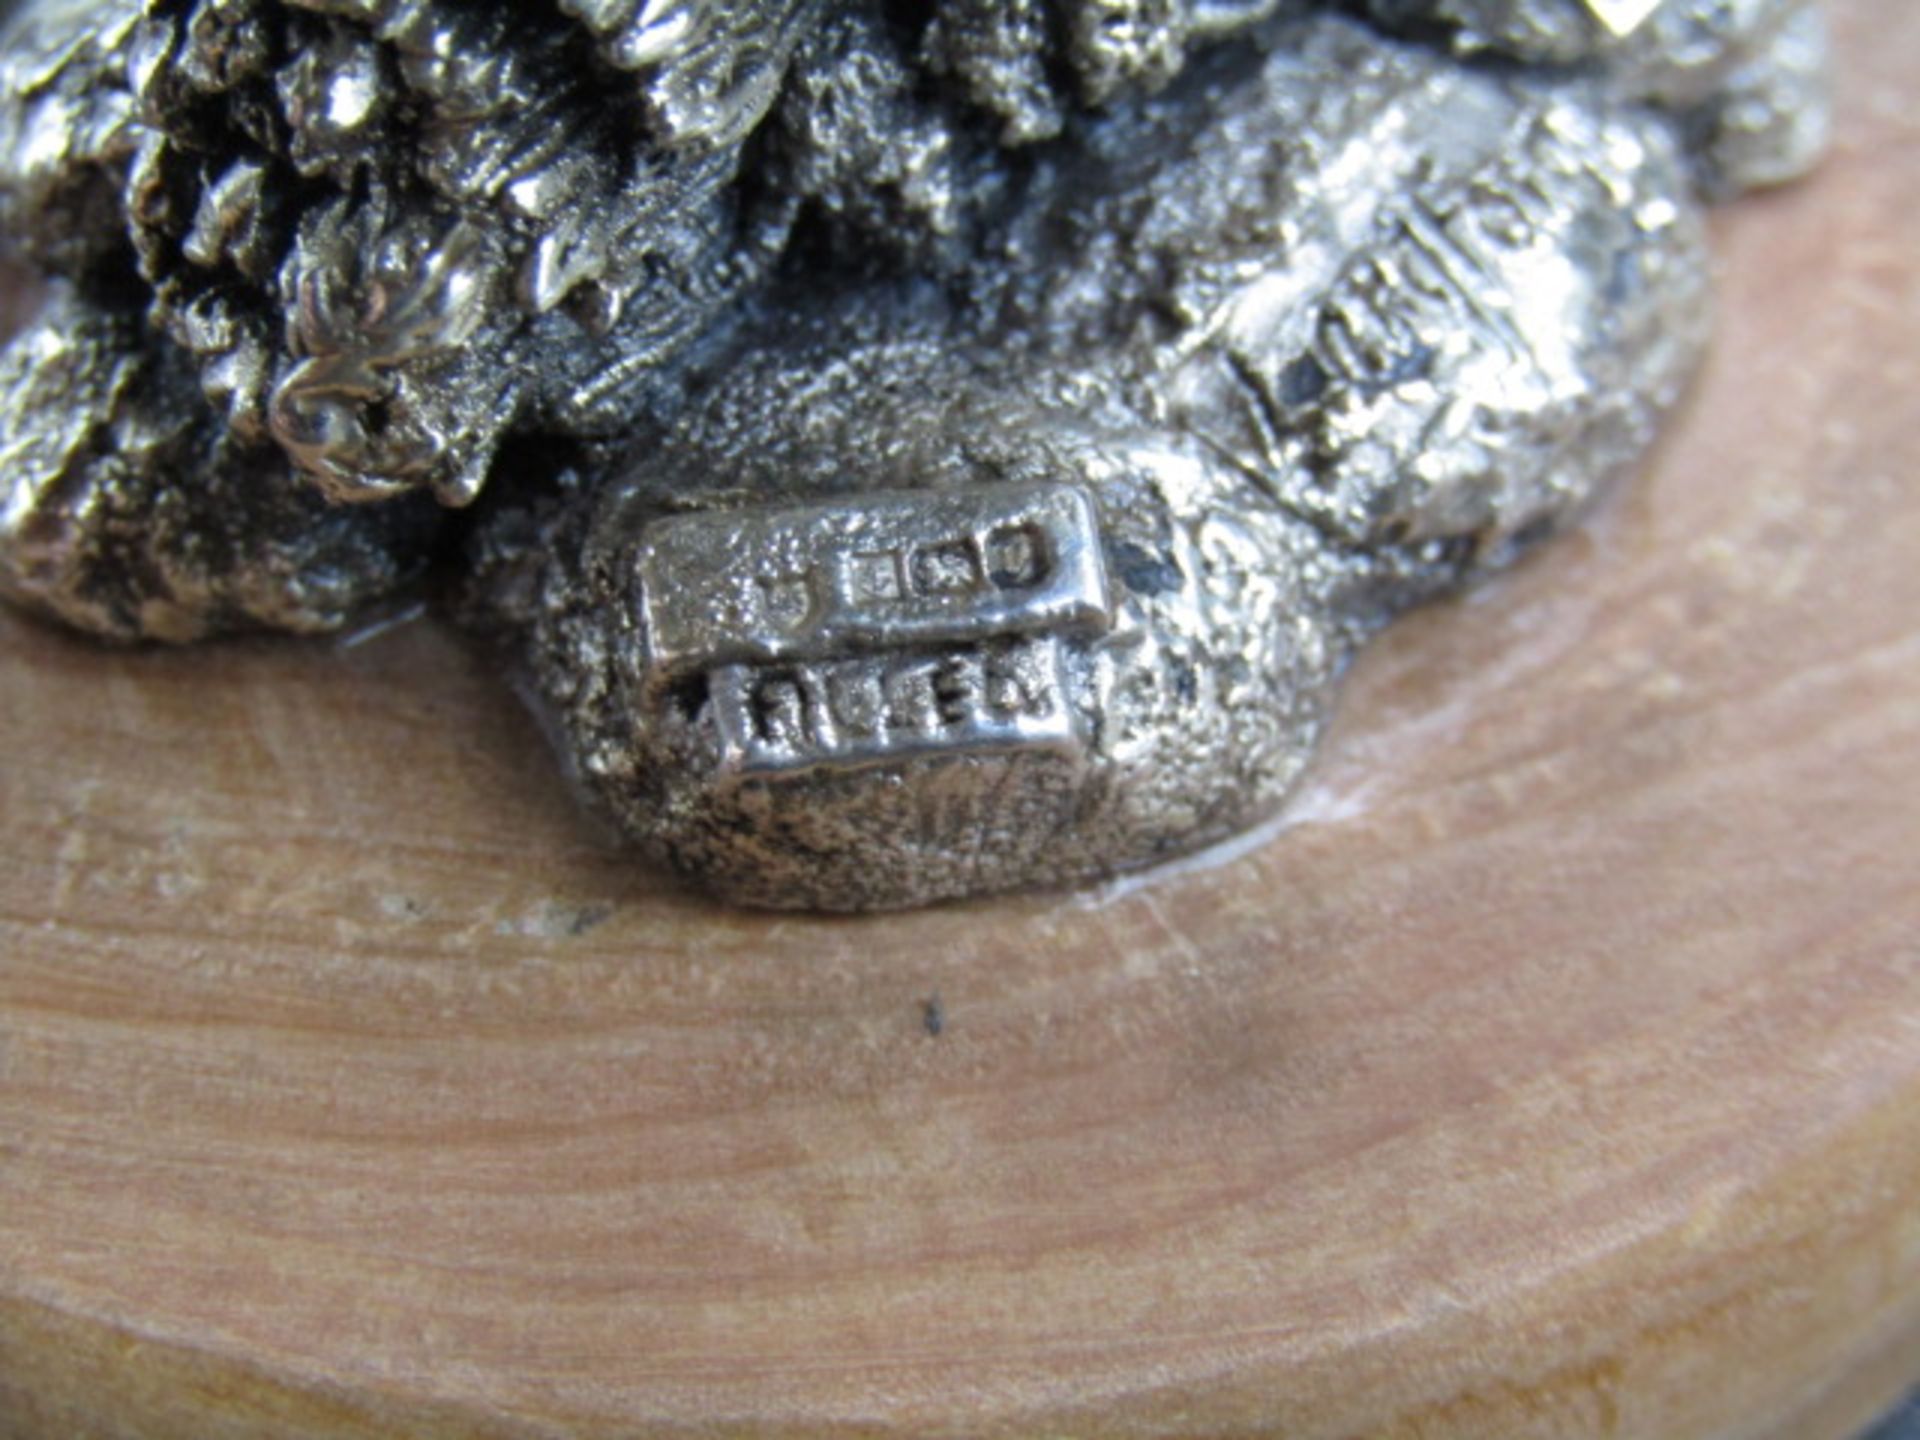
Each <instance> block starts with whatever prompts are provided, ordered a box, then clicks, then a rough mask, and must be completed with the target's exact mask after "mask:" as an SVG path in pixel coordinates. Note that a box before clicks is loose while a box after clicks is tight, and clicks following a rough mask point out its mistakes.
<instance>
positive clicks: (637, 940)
mask: <svg viewBox="0 0 1920 1440" xmlns="http://www.w3.org/2000/svg"><path fill="white" fill-rule="evenodd" d="M1869 17H1871V20H1872V22H1873V23H1874V24H1875V25H1877V26H1878V27H1879V29H1878V31H1875V32H1870V31H1869V28H1868V27H1869ZM1840 18H1841V21H1842V32H1843V35H1844V37H1845V52H1846V61H1847V66H1848V76H1849V79H1848V83H1847V85H1846V133H1845V138H1844V143H1843V146H1842V149H1841V152H1840V154H1839V155H1838V156H1837V157H1836V160H1835V162H1834V164H1833V165H1832V167H1831V168H1830V169H1829V170H1828V171H1827V172H1826V173H1825V174H1824V175H1823V176H1822V177H1821V178H1820V179H1819V180H1818V181H1817V182H1816V183H1814V184H1812V185H1809V186H1806V187H1803V188H1801V189H1798V190H1796V191H1794V192H1792V193H1790V194H1786V195H1782V196H1779V197H1774V198H1769V199H1766V200H1762V201H1758V202H1754V203H1749V204H1746V205H1743V206H1740V207H1738V208H1737V209H1736V210H1735V211H1734V212H1732V213H1730V214H1729V215H1728V216H1727V217H1726V218H1725V220H1724V222H1723V223H1722V224H1721V226H1720V229H1721V236H1720V238H1721V240H1722V241H1723V242H1724V251H1725V255H1726V284H1725V287H1724V290H1725V306H1724V310H1725V315H1724V327H1723V331H1722V339H1721V342H1720V347H1719V351H1718V356H1717V359H1716V361H1715V363H1714V365H1713V368H1712V372H1711V374H1710V375H1709V377H1708V379H1707V381H1706V383H1705V385H1704V387H1703V389H1702V391H1701V393H1700V395H1699V396H1698V399H1697V403H1696V405H1695V407H1694V409H1693V411H1692V413H1691V414H1690V416H1689V417H1688V419H1687V421H1686V423H1685V424H1684V425H1683V426H1682V427H1681V430H1680V431H1679V433H1677V434H1676V435H1675V437H1674V438H1673V441H1672V443H1670V444H1669V445H1668V446H1667V448H1666V450H1665V452H1664V454H1663V455H1662V456H1661V457H1660V460H1659V463H1658V465H1657V466H1656V469H1655V473H1653V474H1652V475H1651V476H1650V477H1649V478H1648V479H1647V480H1646V482H1645V483H1643V484H1641V485H1639V486H1638V487H1636V488H1635V489H1634V490H1633V491H1632V492H1631V493H1629V494H1626V495H1624V496H1623V497H1622V498H1621V499H1620V500H1619V502H1618V503H1617V504H1616V505H1614V506H1613V507H1612V508H1611V509H1610V510H1609V511H1608V512H1607V513H1606V514H1605V515H1603V516H1602V517H1601V518H1600V520H1599V521H1598V523H1597V524H1596V525H1595V526H1594V527H1593V528H1592V529H1591V530H1590V531H1588V532H1586V533H1584V534H1581V535H1578V536H1574V537H1572V538H1571V539H1569V540H1567V541H1566V542H1564V543H1561V544H1559V545H1557V546H1555V547H1554V548H1553V549H1552V550H1551V552H1550V553H1547V554H1544V555H1542V556H1541V557H1539V559H1538V560H1537V561H1536V562H1535V563H1532V564H1530V565H1529V566H1527V567H1525V568H1523V569H1522V570H1521V571H1520V572H1519V573H1517V574H1515V575H1513V576H1511V577H1509V578H1508V579H1506V580H1504V581H1502V582H1500V583H1499V584H1498V585H1497V586H1495V587H1494V589H1493V590H1492V591H1489V592H1487V593H1486V594H1485V595H1484V597H1481V598H1476V599H1473V600H1470V601H1468V602H1466V603H1463V604H1459V605H1454V606H1448V607H1443V608H1440V609H1437V610H1434V611H1431V612H1428V613H1426V614H1423V615H1421V616H1418V617H1415V618H1414V619H1412V620H1411V621H1409V622H1408V623H1406V624H1404V625H1402V626H1401V627H1399V628H1398V629H1397V630H1396V631H1395V632H1394V633H1393V634H1392V635H1391V636H1390V637H1389V638H1387V639H1386V640H1385V641H1384V642H1383V643H1382V644H1381V645H1380V646H1379V647H1378V649H1377V650H1376V651H1375V652H1374V653H1372V654H1370V655H1369V656H1368V657H1367V659H1366V660H1365V662H1364V663H1363V664H1362V665H1361V666H1360V667H1359V669H1358V671H1357V673H1356V674H1355V675H1354V677H1353V680H1352V683H1351V684H1350V685H1349V687H1348V691H1347V694H1346V698H1345V704H1344V709H1343V712H1342V717H1341V722H1340V725H1339V727H1338V732H1337V733H1336V735H1335V736H1334V737H1333V740H1332V743H1331V744H1330V746H1329V747H1328V750H1327V753H1326V755H1325V757H1324V762H1323V763H1322V764H1321V765H1320V767H1319V769H1318V771H1317V773H1316V774H1315V775H1314V776H1313V778H1312V781H1311V783H1310V785H1309V787H1308V789H1307V791H1306V793H1305V794H1304V795H1303V796H1302V797H1301V799H1300V802H1299V804H1298V805H1297V806H1296V807H1295V810H1294V813H1293V816H1292V821H1291V824H1290V826H1289V827H1288V828H1287V829H1285V830H1284V832H1283V833H1280V834H1278V835H1276V836H1274V837H1272V838H1271V840H1270V841H1269V843H1266V844H1265V845H1263V846H1260V847H1258V848H1255V849H1253V850H1252V851H1251V852H1250V853H1247V854H1245V855H1244V856H1242V857H1241V858H1238V859H1232V860H1223V861H1222V862H1221V863H1219V864H1217V865H1215V866H1213V867H1211V868H1205V867H1198V868H1193V869H1190V870H1189V871H1188V872H1187V873H1184V874H1180V875H1175V876H1163V877H1161V878H1159V879H1157V880H1155V881H1153V882H1150V883H1147V884H1143V885H1139V886H1136V887H1133V888H1130V889H1128V890H1126V891H1125V892H1124V893H1118V894H1112V895H1107V896H1104V897H1088V896H1045V897H1035V898H1028V899H1023V900H1017V901H1012V902H996V903H992V904H983V905H978V906H972V907H961V908H950V909H944V910H939V911H933V912H928V913H922V914H915V915H908V916H903V917H895V918H888V919H879V920H870V921H863V922H847V921H834V922H829V921H821V920H812V919H793V918H786V919H769V918H766V917H762V916H755V915H750V914H743V913H739V912H732V911H727V910H722V909H718V908H715V907H712V906H709V905H707V904H705V903H704V902H702V901H700V900H698V899H696V898H693V897H689V896H686V895H683V894H680V893H677V892H675V891H673V890H672V889H670V888H669V887H667V886H666V885H665V884H664V883H663V882H662V881H660V880H659V879H658V878H657V877H654V876H650V875H646V874H642V873H637V872H636V871H635V870H634V869H633V868H632V867H631V866H630V865H629V864H628V863H627V862H626V861H624V860H623V859H621V858H620V857H619V856H617V855H615V854H613V853H611V852H609V851H608V850H606V849H605V848H603V847H602V846H601V845H600V843H599V842H598V841H597V840H596V838H595V837H594V836H592V835H591V834H589V833H588V832H587V831H586V829H585V828H584V827H583V825H582V823H581V822H580V820H579V819H578V818H577V816H576V814H575V811H574V809H573V807H572V805H571V803H570V802H569V800H568V799H567V797H566V796H565V795H564V794H562V793H561V791H560V790H559V788H558V786H557V785H556V782H555V776H554V770H553V767H552V765H551V763H550V761H549V759H548V757H547V755H546V754H545V752H544V750H543V748H542V746H541V744H540V741H539V739H538V737H537V735H536V734H535V732H534V729H533V726H532V725H531V724H530V723H529V722H528V721H527V720H526V719H525V718H524V717H523V716H522V715H521V714H520V713H519V711H518V710H517V709H516V708H515V705H514V702H513V701H512V699H511V698H510V697H508V696H507V695H506V694H505V693H504V692H503V690H502V688H501V687H500V686H499V684H498V683H497V681H496V679H495V678H494V677H493V676H491V675H489V674H487V673H485V667H484V664H483V662H482V661H481V660H480V659H479V658H477V657H475V656H473V655H471V654H469V653H468V652H467V651H465V650H464V649H462V648H461V647H459V646H458V645H457V644H456V643H455V642H454V641H452V640H451V639H450V638H449V637H448V636H447V635H445V634H444V633H443V632H442V631H440V630H439V629H437V628H435V627H434V626H433V625H430V624H425V623H422V624H416V625H413V626H409V627H405V628H402V629H399V630H396V631H392V632H389V633H387V634H384V635H381V636H378V637H376V638H373V639H370V640H368V641H367V642H366V643H364V644H361V645H359V646H357V647H354V648H350V649H345V650H339V651H335V650H332V649H329V648H327V647H321V646H311V645H293V644H269V643H260V644H244V645H229V646H223V647H219V648H215V649H211V650H206V651H201V652H197V653H190V654H158V653H154V654H112V653H103V652H101V651H99V650H96V649H93V648H89V647H87V646H85V645H80V644H75V643H72V642H70V641H68V640H66V639H64V638H63V637H60V636H57V635H54V634H51V633H48V632H45V631H42V630H39V629H37V628H35V627H32V626H29V625H25V624H22V623H19V622H16V621H11V620H8V621H5V622H3V623H0V755H4V757H5V758H4V762H3V763H4V768H3V769H0V1435H4V1436H6V1437H10V1440H26V1437H32V1440H79V1437H92V1436H116V1437H127V1436H131V1437H139V1440H176V1437H177V1440H225V1437H248V1440H264V1437H269V1436H271V1437H286V1436H294V1435H298V1436H312V1437H329V1440H332V1437H349V1436H355V1437H381V1440H392V1437H402V1436H404V1437H407V1440H427V1437H499V1440H504V1437H548V1440H552V1437H562V1436H566V1437H574V1436H578V1437H608V1440H611V1437H616V1436H617V1437H623V1440H634V1437H656V1436H668V1435H692V1434H699V1435H702V1436H718V1435H746V1434H752V1435H755V1436H801V1435H806V1436H823V1437H824V1436H833V1437H847V1436H858V1435H893V1436H914V1437H922V1436H943V1435H968V1436H1005V1437H1021V1440H1033V1437H1039V1436H1042V1435H1045V1436H1146V1435H1171V1434H1180V1435H1194V1436H1200V1435H1204V1436H1229V1435H1231V1436H1243V1435H1244V1436H1251V1435H1272V1436H1284V1437H1287V1440H1351V1437H1360V1436H1369V1437H1397V1440H1414V1437H1419V1440H1442V1437H1457V1440H1519V1437H1538V1440H1582V1437H1600V1436H1612V1437H1627V1440H1704V1437H1708V1436H1714V1437H1776V1440H1824V1437H1834V1440H1838V1437H1840V1436H1842V1435H1843V1434H1845V1433H1846V1432H1847V1431H1849V1430H1850V1429H1851V1428H1852V1427H1854V1426H1855V1425H1857V1424H1859V1423H1861V1422H1863V1421H1864V1420H1866V1419H1867V1418H1869V1417H1870V1415H1871V1414H1872V1412H1873V1411H1874V1410H1875V1409H1876V1408H1878V1407H1879V1406H1880V1405H1881V1404H1883V1403H1885V1402H1887V1401H1889V1400H1891V1399H1892V1398H1893V1396H1894V1394H1895V1392H1896V1391H1897V1390H1898V1389H1899V1388H1901V1387H1902V1386H1903V1385H1905V1384H1906V1383H1908V1382H1909V1381H1911V1380H1913V1379H1914V1378H1915V1377H1916V1376H1917V1375H1920V490H1916V473H1915V470H1916V463H1917V462H1920V288H1917V286H1916V273H1917V272H1920V240H1917V239H1916V227H1917V226H1920V101H1916V98H1915V76H1916V74H1917V73H1920V6H1914V5H1910V4H1907V3H1905V0H1879V3H1876V0H1854V3H1852V4H1851V5H1849V6H1846V7H1845V8H1844V10H1843V13H1842V15H1841V17H1840ZM936 993H937V994H938V995H939V997H940V999H941V1003H942V1006H943V1009H944V1015H945V1020H946V1023H945V1027H944V1030H943V1031H942V1033H940V1034H939V1035H938V1036H937V1037H936V1036H934V1035H931V1034H930V1033H929V1032H928V1027H927V1026H926V1025H925V1023H924V1021H925V1013H924V1006H925V1004H926V1002H927V1001H928V1000H929V999H930V998H931V997H933V996H934V995H935V994H936Z"/></svg>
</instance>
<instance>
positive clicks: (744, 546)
mask: <svg viewBox="0 0 1920 1440" xmlns="http://www.w3.org/2000/svg"><path fill="white" fill-rule="evenodd" d="M743 557H744V563H743ZM636 569H637V572H638V575H639V579H640V593H641V606H642V612H643V616H644V620H645V628H646V635H647V647H648V649H647V654H648V666H647V672H646V680H645V682H644V683H643V686H642V690H643V693H645V694H647V695H652V696H658V695H659V694H660V693H661V690H662V688H663V687H664V686H666V685H669V684H671V683H673V682H675V681H679V680H683V679H685V678H687V677H688V676H691V675H697V674H705V675H706V676H707V680H708V694H709V696H710V699H711V703H712V706H713V717H714V723H715V725H716V726H717V728H718V731H719V735H720V742H721V754H722V761H721V768H722V771H723V772H724V773H725V774H728V775H733V776H740V777H745V776H775V775H799V774H805V773H807V772H810V771H813V770H817V769H820V768H822V767H838V768H851V767H858V766H866V765H876V764H885V763H888V762H892V761H897V760H904V759H909V758H916V757H927V756H936V755H940V754H954V755H981V754H991V753H995V752H1003V751H1013V750H1026V749H1048V750H1055V751H1059V752H1061V753H1063V754H1068V755H1070V754H1072V753H1073V751H1074V747H1075V745H1076V743H1077V737H1076V734H1075V728H1074V720H1073V707H1072V706H1071V705H1070V704H1069V702H1068V697H1067V685H1066V681H1065V678H1064V673H1063V669H1062V657H1061V649H1060V640H1061V638H1062V637H1069V636H1079V637H1087V636H1093V635H1098V634H1100V633H1103V632H1104V631H1105V630H1106V629H1107V628H1108V627H1109V626H1110V625H1111V623H1112V601H1111V598H1110V595H1109V590H1108V583H1107V575H1106V567H1105V564H1104V562H1103V560H1102V558H1101V552H1100V535H1099V529H1098V525H1097V521H1096V519H1095V511H1094V505H1093V501H1092V499H1091V498H1090V497H1089V496H1088V494H1087V493H1086V491H1085V490H1084V489H1082V488H1080V487H1078V486H1075V485H1070V484H1059V483H1039V484H999V485H983V486H978V487H974V488H970V489H964V490H962V489H953V490H924V491H897V492H881V493H878V494H872V495H867V496H863V497H861V498H860V499H859V500H857V501H837V502H829V503H822V504H815V505H796V506H789V507H782V508H780V509H771V510H753V511H732V512H724V513H722V512H703V513H697V514H689V515H674V516H668V517H665V518H662V519H659V520H656V521H654V522H653V523H652V524H651V525H649V526H648V527H647V529H646V530H645V532H644V534H643V535H642V537H641V541H640V547H639V551H638V554H637V557H636Z"/></svg>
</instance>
